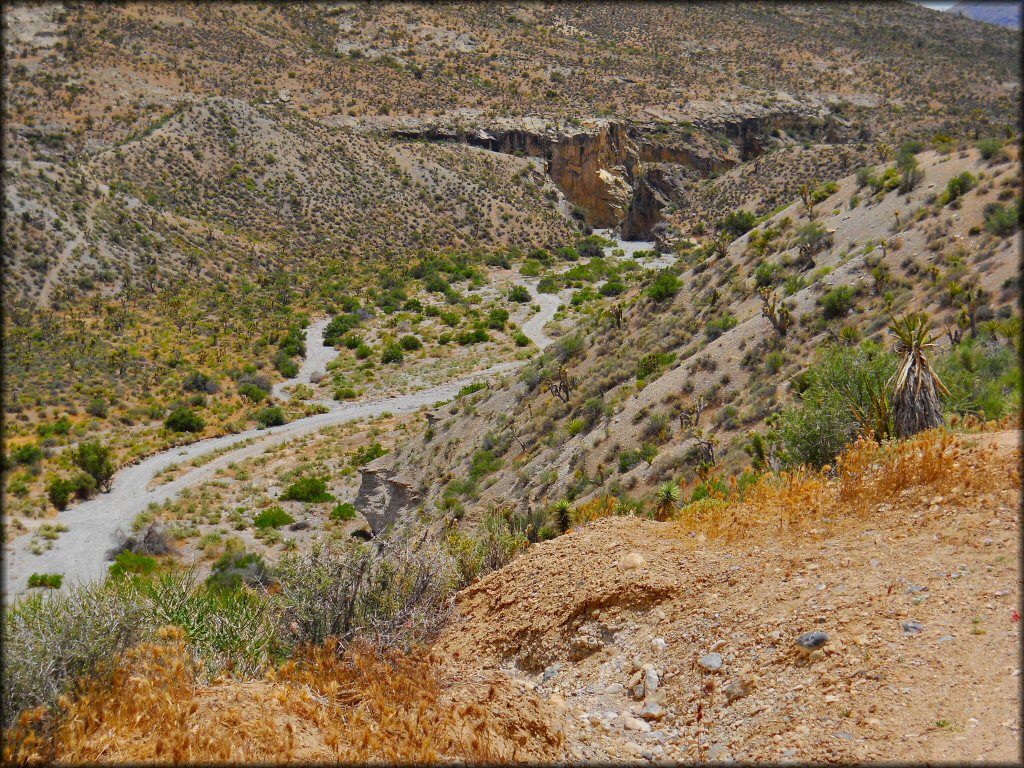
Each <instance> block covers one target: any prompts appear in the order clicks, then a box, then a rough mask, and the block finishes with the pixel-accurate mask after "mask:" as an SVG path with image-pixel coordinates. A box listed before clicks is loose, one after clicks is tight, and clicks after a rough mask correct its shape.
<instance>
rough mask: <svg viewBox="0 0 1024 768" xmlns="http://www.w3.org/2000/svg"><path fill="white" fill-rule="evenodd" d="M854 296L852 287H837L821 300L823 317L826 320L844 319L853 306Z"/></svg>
mask: <svg viewBox="0 0 1024 768" xmlns="http://www.w3.org/2000/svg"><path fill="white" fill-rule="evenodd" d="M854 295H855V293H854V290H853V288H851V287H850V286H848V285H839V286H836V287H835V288H833V289H832V290H831V291H829V292H828V293H826V294H825V295H824V296H823V297H822V298H821V308H822V315H823V316H824V317H825V319H826V320H834V319H835V318H838V317H843V316H844V315H845V314H846V313H847V312H849V311H850V308H851V307H852V306H853V299H854Z"/></svg>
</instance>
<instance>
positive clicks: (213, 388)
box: [181, 371, 220, 395]
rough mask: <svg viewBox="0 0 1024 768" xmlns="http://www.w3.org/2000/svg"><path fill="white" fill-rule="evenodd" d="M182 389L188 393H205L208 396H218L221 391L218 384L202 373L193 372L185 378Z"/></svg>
mask: <svg viewBox="0 0 1024 768" xmlns="http://www.w3.org/2000/svg"><path fill="white" fill-rule="evenodd" d="M181 388H182V389H184V390H185V391H186V392H205V393H206V394H208V395H213V394H216V393H217V392H218V391H219V390H220V387H218V386H217V382H216V381H214V380H213V379H212V378H210V377H209V376H207V375H206V374H205V373H203V372H202V371H192V372H191V373H190V374H189V375H188V376H186V377H185V381H183V382H182V385H181Z"/></svg>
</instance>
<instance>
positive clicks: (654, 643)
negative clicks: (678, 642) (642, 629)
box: [651, 637, 668, 653]
mask: <svg viewBox="0 0 1024 768" xmlns="http://www.w3.org/2000/svg"><path fill="white" fill-rule="evenodd" d="M651 648H653V649H654V650H655V652H656V653H661V652H662V651H664V650H665V649H666V648H668V643H666V642H665V641H664V640H663V639H661V638H660V637H656V638H654V639H653V640H651Z"/></svg>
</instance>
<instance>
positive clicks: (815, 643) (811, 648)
mask: <svg viewBox="0 0 1024 768" xmlns="http://www.w3.org/2000/svg"><path fill="white" fill-rule="evenodd" d="M828 641H829V636H828V632H822V631H820V630H819V631H817V632H805V633H804V634H802V635H800V637H798V638H797V639H796V648H797V650H798V651H800V653H802V654H803V655H805V656H809V655H811V654H812V653H814V652H815V651H820V650H821V649H822V648H824V647H825V644H826V643H828Z"/></svg>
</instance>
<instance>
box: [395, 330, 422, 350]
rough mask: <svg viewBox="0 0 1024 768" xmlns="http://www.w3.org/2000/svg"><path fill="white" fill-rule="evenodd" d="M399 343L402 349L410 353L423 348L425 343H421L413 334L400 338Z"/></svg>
mask: <svg viewBox="0 0 1024 768" xmlns="http://www.w3.org/2000/svg"><path fill="white" fill-rule="evenodd" d="M398 343H399V344H400V345H401V347H402V349H404V350H406V351H408V352H414V351H415V350H417V349H422V348H423V342H422V341H420V340H419V338H418V337H416V336H413V335H411V334H409V335H407V336H403V337H402V338H400V339H399V340H398Z"/></svg>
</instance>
